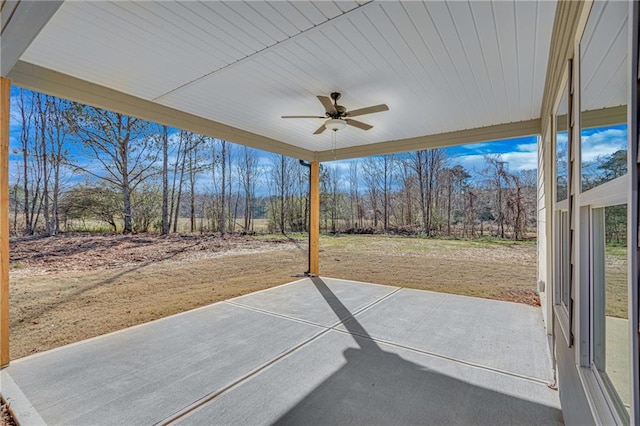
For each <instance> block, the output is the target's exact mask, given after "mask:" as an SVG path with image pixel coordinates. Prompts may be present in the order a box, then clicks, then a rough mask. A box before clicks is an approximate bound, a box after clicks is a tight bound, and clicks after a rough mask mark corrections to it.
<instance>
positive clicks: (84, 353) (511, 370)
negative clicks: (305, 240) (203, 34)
mask: <svg viewBox="0 0 640 426" xmlns="http://www.w3.org/2000/svg"><path fill="white" fill-rule="evenodd" d="M463 311H464V312H463ZM535 312H537V310H536V309H535V308H531V307H528V306H525V305H517V304H505V303H503V302H497V301H489V300H483V299H475V298H466V297H462V296H451V295H443V294H438V293H431V292H423V291H416V290H406V289H399V288H396V287H387V286H380V285H369V284H365V283H356V282H348V281H342V280H334V279H325V278H313V279H304V280H301V281H298V282H294V283H291V284H288V285H284V286H280V287H276V288H273V289H269V290H264V291H261V292H257V293H254V294H251V295H248V296H244V297H241V298H236V299H233V300H231V301H228V302H223V303H218V304H214V305H211V306H207V307H205V308H200V309H196V310H194V311H190V312H185V313H183V314H179V315H175V316H172V317H169V318H165V319H162V320H158V321H155V322H152V323H148V324H143V325H140V326H137V327H132V328H130V329H126V330H123V331H119V332H116V333H112V334H110V335H106V336H102V337H99V338H95V339H91V340H87V341H84V342H79V343H77V344H73V345H69V346H65V347H62V348H59V349H55V350H52V351H48V352H44V353H42V354H38V355H34V356H30V357H27V358H23V359H20V360H17V361H14V362H12V364H11V365H10V366H9V368H7V369H5V370H3V372H2V377H3V378H5V377H9V378H10V379H11V380H12V381H14V382H15V386H11V389H13V391H15V389H14V388H16V387H17V388H18V391H19V393H20V395H21V398H22V399H27V400H28V401H25V402H26V403H27V405H29V404H30V405H31V406H32V407H33V409H34V410H35V412H36V414H38V415H39V416H41V417H42V419H43V420H44V421H45V422H47V423H48V424H52V425H56V424H64V425H89V424H90V425H102V424H109V425H111V424H136V425H138V424H172V423H182V424H238V425H246V424H271V423H280V424H345V423H360V424H393V425H403V424H416V423H430V424H514V423H517V424H558V423H560V422H561V421H562V414H561V411H560V410H559V401H558V395H557V392H555V391H552V390H551V389H549V388H548V387H547V386H546V383H545V380H544V377H546V376H544V374H541V373H540V372H541V371H543V367H544V365H543V364H544V360H545V356H546V354H547V353H548V348H547V340H546V336H545V335H544V331H543V326H542V323H540V322H536V321H535V320H534V319H535ZM538 315H539V312H538ZM472 318H473V321H472V320H471V319H472ZM339 320H344V322H342V323H340V322H338V321H339ZM316 324H318V325H316ZM465 330H466V333H465V332H464V331H465ZM447 333H449V336H450V338H449V340H448V341H449V345H447V344H446V343H447ZM479 336H482V337H479ZM523 336H527V338H526V339H525V338H523ZM483 343H484V345H483ZM516 346H522V348H515V347H516ZM488 348H491V349H488ZM525 351H530V352H535V354H529V355H525V354H524V353H523V352H525ZM491 354H493V356H491ZM509 357H521V360H522V365H519V364H518V359H515V360H513V361H514V362H513V365H512V364H510V363H509V362H508V361H509V360H508V358H509ZM469 360H472V361H473V362H471V361H469ZM539 364H540V365H539ZM496 365H497V366H496ZM541 365H542V366H541ZM541 376H544V377H542V378H541ZM6 389H7V388H6V387H4V386H3V387H2V392H3V395H5V392H6ZM18 391H16V392H18ZM6 396H8V397H11V395H6ZM18 420H20V419H18Z"/></svg>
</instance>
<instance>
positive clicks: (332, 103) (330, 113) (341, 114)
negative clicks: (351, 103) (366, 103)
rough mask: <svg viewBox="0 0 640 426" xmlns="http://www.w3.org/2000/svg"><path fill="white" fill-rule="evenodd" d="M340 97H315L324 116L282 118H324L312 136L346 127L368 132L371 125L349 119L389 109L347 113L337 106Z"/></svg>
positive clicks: (334, 93) (332, 94)
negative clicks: (320, 105) (322, 109)
mask: <svg viewBox="0 0 640 426" xmlns="http://www.w3.org/2000/svg"><path fill="white" fill-rule="evenodd" d="M341 96H342V95H341V94H340V93H338V92H333V93H331V98H329V97H328V96H317V98H318V100H319V101H320V103H321V104H322V106H323V107H324V111H325V114H324V116H321V117H318V116H315V115H283V116H282V118H316V119H317V118H323V119H325V118H326V121H325V122H324V124H323V125H322V126H320V127H319V128H318V129H317V130H316V131H315V132H313V134H314V135H319V134H320V133H322V132H324V131H325V130H327V129H329V130H333V131H334V132H337V131H338V130H342V129H344V128H345V127H347V125H349V126H353V127H357V128H358V129H362V130H369V129H371V128H373V126H372V125H370V124H367V123H363V122H362V121H357V120H353V119H351V117H357V116H359V115H365V114H373V113H374V112H382V111H389V107H388V106H387V105H385V104H380V105H374V106H370V107H366V108H360V109H356V110H353V111H348V110H347V108H345V107H344V106H342V105H338V99H340V97H341Z"/></svg>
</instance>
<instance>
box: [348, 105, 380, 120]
mask: <svg viewBox="0 0 640 426" xmlns="http://www.w3.org/2000/svg"><path fill="white" fill-rule="evenodd" d="M382 111H389V107H388V106H387V105H385V104H380V105H374V106H370V107H366V108H360V109H354V110H353V111H349V112H347V117H357V116H359V115H365V114H373V113H374V112H382Z"/></svg>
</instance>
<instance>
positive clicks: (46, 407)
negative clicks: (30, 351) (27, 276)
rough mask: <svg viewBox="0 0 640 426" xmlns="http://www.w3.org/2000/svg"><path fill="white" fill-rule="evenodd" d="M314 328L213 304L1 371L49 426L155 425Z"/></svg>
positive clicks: (315, 330)
mask: <svg viewBox="0 0 640 426" xmlns="http://www.w3.org/2000/svg"><path fill="white" fill-rule="evenodd" d="M267 330H268V332H265V331H267ZM319 331H321V329H319V328H318V327H314V326H312V325H307V324H302V323H300V322H295V321H289V320H286V319H282V318H278V317H275V316H271V315H266V314H262V313H258V312H254V311H251V310H248V309H244V308H241V307H237V306H232V305H228V304H224V303H219V304H215V305H212V306H209V307H206V308H204V309H198V310H195V311H191V312H188V313H186V314H181V315H177V316H173V317H169V318H166V319H163V320H159V321H155V322H152V323H148V324H145V325H142V326H138V327H133V328H130V329H126V330H124V331H121V332H116V333H114V334H111V335H107V336H103V337H100V338H96V339H92V340H89V341H85V342H81V343H79V344H74V345H70V346H66V347H63V348H60V349H57V350H53V351H48V352H44V353H42V354H38V355H34V356H31V357H27V358H23V359H20V360H17V361H15V362H13V363H11V366H10V367H9V368H8V369H7V371H8V372H9V374H10V375H11V377H12V378H13V380H14V381H15V382H16V384H17V385H18V386H19V387H20V389H21V390H22V392H23V393H24V394H25V396H26V397H27V398H28V399H29V401H30V402H31V404H32V405H33V406H34V407H35V409H36V410H37V411H38V413H39V414H40V416H42V418H43V419H44V420H45V422H47V423H49V424H67V425H98V424H154V423H156V422H158V421H161V420H162V419H164V418H166V417H168V416H170V415H172V414H174V413H175V412H177V411H179V410H181V409H182V408H183V407H185V406H187V405H189V404H191V403H193V402H194V401H196V400H198V399H200V398H203V397H206V396H207V395H209V394H211V393H214V392H216V391H219V390H221V389H223V388H224V387H226V386H228V385H229V384H231V383H233V382H234V381H236V380H238V379H239V378H240V377H242V376H244V375H246V374H249V373H250V372H252V371H253V370H255V369H257V368H258V367H260V366H261V365H263V364H265V363H267V362H270V361H272V360H273V359H274V358H276V357H278V356H280V355H281V354H283V353H285V352H286V351H288V350H290V349H291V348H292V347H295V346H296V345H299V344H300V343H302V342H304V341H305V340H307V339H309V338H310V337H312V336H314V335H315V334H317V333H318V332H319Z"/></svg>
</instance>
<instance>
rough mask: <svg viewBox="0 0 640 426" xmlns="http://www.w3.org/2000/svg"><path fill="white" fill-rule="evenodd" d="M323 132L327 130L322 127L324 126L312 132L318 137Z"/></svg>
mask: <svg viewBox="0 0 640 426" xmlns="http://www.w3.org/2000/svg"><path fill="white" fill-rule="evenodd" d="M325 130H327V128H326V127H325V126H324V124H323V125H322V126H320V127H319V128H318V130H316V131H315V132H313V134H314V135H319V134H320V133H322V132H324V131H325Z"/></svg>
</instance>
